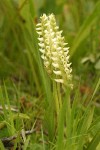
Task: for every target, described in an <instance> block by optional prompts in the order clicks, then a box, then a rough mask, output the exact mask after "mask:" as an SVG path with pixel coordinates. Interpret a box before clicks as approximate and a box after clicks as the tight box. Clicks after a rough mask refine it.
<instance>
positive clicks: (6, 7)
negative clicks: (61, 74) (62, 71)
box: [0, 0, 100, 150]
mask: <svg viewBox="0 0 100 150" xmlns="http://www.w3.org/2000/svg"><path fill="white" fill-rule="evenodd" d="M43 13H46V14H47V15H48V14H51V13H54V15H55V17H56V20H57V24H58V25H59V28H60V30H63V33H62V34H63V36H64V37H65V40H66V42H68V46H69V47H70V49H69V50H70V61H71V62H72V68H73V84H74V89H73V90H72V91H71V92H70V91H69V92H68V91H67V92H65V93H64V92H63V91H61V97H62V99H63V100H64V103H63V107H62V109H61V112H60V115H59V120H58V122H56V119H55V118H56V117H55V114H54V109H53V105H54V101H53V91H52V86H51V85H52V81H51V80H50V79H49V77H48V75H47V73H46V72H45V70H44V67H43V65H42V61H41V58H40V53H39V50H38V49H39V47H38V40H37V36H38V35H37V33H36V30H35V27H36V24H37V23H38V22H39V17H40V16H41V15H42V14H43ZM99 84H100V1H99V0H1V1H0V106H2V109H1V110H0V138H1V141H2V138H4V137H10V136H13V135H15V134H17V135H18V136H17V139H16V140H15V141H11V142H12V143H13V149H16V148H17V147H18V148H19V149H20V147H21V142H23V149H24V150H26V149H27V150H46V149H48V150H49V149H50V150H53V149H57V150H67V149H69V150H72V149H73V150H99V149H100V144H99V142H100V85H99ZM66 90H67V89H66ZM69 97H70V101H71V106H70V109H71V110H70V112H69V111H67V112H66V108H67V110H68V109H69V108H68V106H69V104H68V102H67V99H69ZM5 105H7V106H8V109H6V107H5ZM12 106H17V108H18V109H19V112H18V113H13V112H12V110H11V108H12ZM65 114H66V115H65ZM68 122H69V123H68ZM66 124H68V125H67V128H65V126H66ZM56 128H57V131H56ZM22 129H24V130H25V131H26V130H31V129H36V130H35V132H34V133H33V134H32V135H29V136H25V135H24V139H22V138H21V136H20V132H21V131H22ZM1 141H0V148H1V150H3V149H5V148H4V146H3V144H2V142H1ZM6 146H8V147H10V146H9V145H6ZM8 149H10V148H8Z"/></svg>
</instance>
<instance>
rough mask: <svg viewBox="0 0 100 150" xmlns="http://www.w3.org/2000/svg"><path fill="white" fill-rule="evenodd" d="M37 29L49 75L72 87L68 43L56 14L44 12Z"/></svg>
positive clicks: (58, 81) (40, 49)
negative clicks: (60, 28)
mask: <svg viewBox="0 0 100 150" xmlns="http://www.w3.org/2000/svg"><path fill="white" fill-rule="evenodd" d="M36 31H37V33H38V35H39V37H38V40H39V47H40V48H39V51H40V52H41V58H42V59H43V64H44V66H45V69H46V71H47V72H48V74H49V76H50V77H51V78H52V79H53V80H55V81H56V82H57V83H62V84H65V85H69V86H70V87H72V83H71V81H72V75H71V72H72V68H71V63H70V62H69V54H68V53H69V48H68V47H67V44H68V43H65V39H64V37H63V36H62V31H59V27H58V26H57V24H56V19H55V16H54V15H53V14H50V15H48V16H47V15H46V14H43V15H42V16H41V17H40V23H38V24H37V26H36Z"/></svg>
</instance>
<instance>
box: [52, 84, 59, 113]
mask: <svg viewBox="0 0 100 150" xmlns="http://www.w3.org/2000/svg"><path fill="white" fill-rule="evenodd" d="M53 97H54V101H55V109H56V114H57V116H58V114H59V99H58V93H57V84H56V82H55V81H53Z"/></svg>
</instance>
